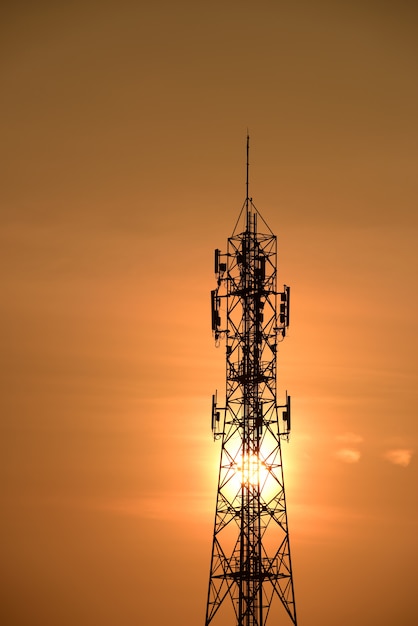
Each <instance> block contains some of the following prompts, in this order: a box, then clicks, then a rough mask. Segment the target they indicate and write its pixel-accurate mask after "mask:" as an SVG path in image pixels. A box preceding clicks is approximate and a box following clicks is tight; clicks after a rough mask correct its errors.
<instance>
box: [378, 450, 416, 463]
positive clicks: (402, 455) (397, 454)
mask: <svg viewBox="0 0 418 626" xmlns="http://www.w3.org/2000/svg"><path fill="white" fill-rule="evenodd" d="M412 455H413V450H411V449H410V448H396V449H394V450H388V451H387V452H385V454H384V458H385V459H386V460H387V461H389V463H393V464H394V465H400V466H401V467H407V466H408V465H409V464H410V462H411V459H412Z"/></svg>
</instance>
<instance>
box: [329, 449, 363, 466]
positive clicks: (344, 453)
mask: <svg viewBox="0 0 418 626" xmlns="http://www.w3.org/2000/svg"><path fill="white" fill-rule="evenodd" d="M335 456H336V457H337V459H339V460H340V461H343V463H358V461H359V460H360V457H361V454H360V451H359V450H354V449H353V448H341V449H340V450H337V451H336V452H335Z"/></svg>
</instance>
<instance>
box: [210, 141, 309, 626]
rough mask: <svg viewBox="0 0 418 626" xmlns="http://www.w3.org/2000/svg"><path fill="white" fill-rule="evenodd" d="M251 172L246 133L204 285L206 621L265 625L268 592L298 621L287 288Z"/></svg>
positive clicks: (228, 625)
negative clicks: (222, 380) (236, 186)
mask: <svg viewBox="0 0 418 626" xmlns="http://www.w3.org/2000/svg"><path fill="white" fill-rule="evenodd" d="M248 171H249V138H248V137H247V181H246V190H247V193H246V199H245V202H244V205H243V207H242V209H241V213H240V216H239V218H238V221H237V224H236V226H235V229H234V231H233V234H232V236H231V237H229V239H228V247H227V252H226V254H224V253H221V251H220V250H215V274H216V276H217V288H216V289H214V290H213V291H212V292H211V305H212V330H213V333H214V336H215V341H216V343H217V345H219V343H220V341H221V340H222V339H224V340H225V345H226V398H225V406H224V407H222V408H221V407H219V406H218V403H217V394H215V395H214V396H213V399H212V430H213V434H214V438H215V439H221V440H222V448H221V459H220V468H219V481H218V491H217V502H216V514H215V524H214V533H213V545H212V557H211V567H210V579H209V591H208V599H207V608H206V621H205V626H209V624H213V626H215V625H216V624H217V625H219V626H233V623H235V624H236V625H237V626H264V625H265V624H266V623H267V619H268V616H269V613H270V609H271V606H272V603H273V601H274V600H275V599H277V600H279V604H280V602H281V604H282V607H283V608H284V611H283V615H284V619H283V624H284V623H285V621H286V620H289V619H290V621H291V622H292V623H293V624H295V625H296V623H297V622H296V610H295V600H294V591H293V576H292V565H291V558H290V546H289V531H288V522H287V511H286V498H285V487H284V480H283V464H282V451H281V441H282V439H287V440H288V438H289V432H290V396H288V395H287V393H286V402H285V404H283V405H278V404H277V399H276V395H277V394H276V378H277V346H278V343H279V342H280V341H282V340H283V339H284V337H285V335H286V329H287V327H288V325H289V304H290V299H289V296H290V289H289V287H288V286H286V285H285V286H284V288H283V291H281V292H278V291H277V286H276V283H277V240H276V237H275V235H273V233H272V232H271V230H270V228H269V227H268V226H267V224H266V223H265V222H264V220H263V218H262V217H261V215H260V213H259V211H258V210H257V209H256V208H255V206H254V204H253V201H252V198H250V197H249V195H248ZM260 221H261V222H262V231H259V230H258V223H257V222H260ZM240 223H242V230H241V232H239V230H240ZM278 303H279V310H278V308H277V304H278ZM223 318H224V319H225V320H226V323H224V324H223V323H222V319H223ZM286 616H287V617H286Z"/></svg>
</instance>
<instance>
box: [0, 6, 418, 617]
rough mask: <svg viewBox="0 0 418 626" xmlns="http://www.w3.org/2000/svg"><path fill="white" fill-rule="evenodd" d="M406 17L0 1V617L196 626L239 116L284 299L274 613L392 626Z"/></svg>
mask: <svg viewBox="0 0 418 626" xmlns="http://www.w3.org/2000/svg"><path fill="white" fill-rule="evenodd" d="M417 17H418V16H417V10H416V6H415V3H414V2H409V1H407V0H398V1H397V2H395V1H394V0H387V1H380V2H377V1H376V2H369V1H367V0H366V1H364V2H359V1H356V0H354V1H353V2H350V3H348V2H347V3H345V2H331V1H329V2H326V1H325V0H319V1H318V2H315V3H314V2H307V1H306V0H302V1H301V2H298V3H290V2H286V3H285V2H279V1H272V0H271V1H268V0H265V1H261V2H258V3H254V2H247V1H246V0H245V1H240V2H236V1H230V2H216V1H215V2H212V3H200V2H190V1H184V0H183V1H182V0H179V2H176V3H172V2H167V1H161V2H157V3H154V4H153V6H152V7H151V3H145V2H129V1H128V0H120V1H119V2H113V1H107V2H106V1H104V2H97V1H96V2H95V1H93V0H84V2H80V1H79V2H77V1H76V2H71V3H64V2H61V3H60V2H58V3H56V2H48V1H44V2H39V3H36V4H35V3H25V2H22V3H12V2H8V3H5V4H4V6H3V9H2V18H1V26H0V28H1V38H0V41H1V47H2V53H1V56H0V63H1V74H0V76H1V79H0V80H1V87H2V116H1V120H0V124H1V137H2V139H1V145H2V151H1V153H2V166H1V170H0V171H1V177H2V182H1V185H0V210H1V231H0V237H1V245H0V255H1V263H0V272H1V284H2V306H1V318H0V321H1V328H2V340H1V344H2V349H1V351H0V368H1V386H2V392H1V405H0V415H1V439H0V441H1V443H0V446H1V450H0V470H1V472H0V476H1V480H2V483H3V484H2V491H1V493H2V514H1V518H0V519H1V521H0V528H1V536H2V557H1V561H0V562H1V566H0V568H1V570H0V571H1V594H2V596H3V597H2V599H1V602H0V621H1V623H4V624H7V626H28V625H30V626H38V625H39V626H57V624H59V625H60V626H75V625H77V626H87V625H88V626H91V625H92V624H100V626H119V625H120V624H123V625H124V626H134V625H135V626H137V625H138V624H141V625H142V624H144V625H145V624H153V626H166V625H167V624H170V625H172V626H180V625H181V626H184V625H185V624H190V625H191V624H203V621H204V613H205V603H206V594H207V584H208V575H209V558H210V549H211V542H212V530H213V526H212V525H213V517H214V508H215V495H216V476H217V463H218V458H219V452H220V447H219V444H214V443H213V442H212V440H211V432H210V404H211V395H212V393H213V392H214V391H215V389H216V388H217V389H218V390H219V394H220V395H221V396H222V394H223V389H224V385H225V362H224V353H223V350H222V349H219V350H216V349H215V347H214V343H213V340H212V337H211V331H210V311H209V292H210V290H211V289H213V288H214V286H215V277H214V275H213V273H212V271H213V249H214V248H221V249H225V246H226V239H227V237H228V236H229V235H231V234H232V230H233V227H234V225H235V222H236V219H237V217H238V214H239V211H240V209H241V206H242V203H243V200H244V197H245V137H246V133H247V127H248V128H249V131H250V134H251V187H250V192H251V195H252V196H253V198H254V202H255V205H256V207H257V208H258V209H259V210H260V211H261V213H262V215H263V217H264V218H265V219H266V221H267V222H268V224H269V226H270V227H271V229H272V230H273V232H274V233H276V234H277V236H278V239H279V259H280V266H279V284H281V283H286V284H289V285H291V287H292V310H291V325H290V329H289V333H288V337H287V339H286V342H285V343H284V344H283V346H282V350H281V352H280V355H279V381H278V383H279V390H280V393H281V394H282V397H283V395H284V393H285V390H286V389H288V390H289V393H291V395H292V401H293V407H292V423H293V436H292V438H291V443H290V444H289V445H286V446H285V450H284V453H285V461H286V466H285V476H286V479H287V480H286V484H287V496H288V509H289V510H288V513H289V523H290V533H291V543H292V549H293V569H294V583H295V592H296V602H297V610H298V618H299V624H300V626H335V624H338V625H339V626H349V625H350V626H351V625H352V624H353V623H355V624H356V626H370V625H372V624H379V626H393V625H394V624H399V625H401V626H415V625H416V624H417V623H418V609H417V603H416V591H415V588H416V571H415V570H416V564H417V558H418V554H417V547H418V546H417V537H418V532H417V531H418V528H417V525H418V524H417V522H418V517H417V512H418V499H417V494H416V491H417V487H416V486H417V479H418V469H417V458H416V450H417V446H418V436H417V427H416V415H417V410H418V377H417V354H418V321H417V320H418V288H417V270H418V261H417V254H416V251H417V243H418V237H417V234H418V214H417V199H418V189H417V175H416V172H417V161H418V142H417V140H418V132H417V131H418V122H417V111H418V82H417V78H416V77H417V75H418V43H417V42H418V32H417V31H418V28H417V24H418V20H417ZM285 623H286V619H285V618H284V619H283V625H284V624H285ZM225 626H231V625H229V624H225ZM277 626H278V625H277Z"/></svg>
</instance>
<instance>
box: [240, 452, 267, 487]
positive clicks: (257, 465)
mask: <svg viewBox="0 0 418 626" xmlns="http://www.w3.org/2000/svg"><path fill="white" fill-rule="evenodd" d="M235 471H236V475H237V479H238V480H239V482H240V484H241V485H252V486H255V485H258V484H260V485H262V484H264V482H265V480H266V478H267V475H268V470H267V468H266V465H265V463H264V461H263V460H262V459H261V458H260V456H259V455H257V454H243V455H241V457H240V459H239V460H238V461H237V463H236V467H235Z"/></svg>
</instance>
